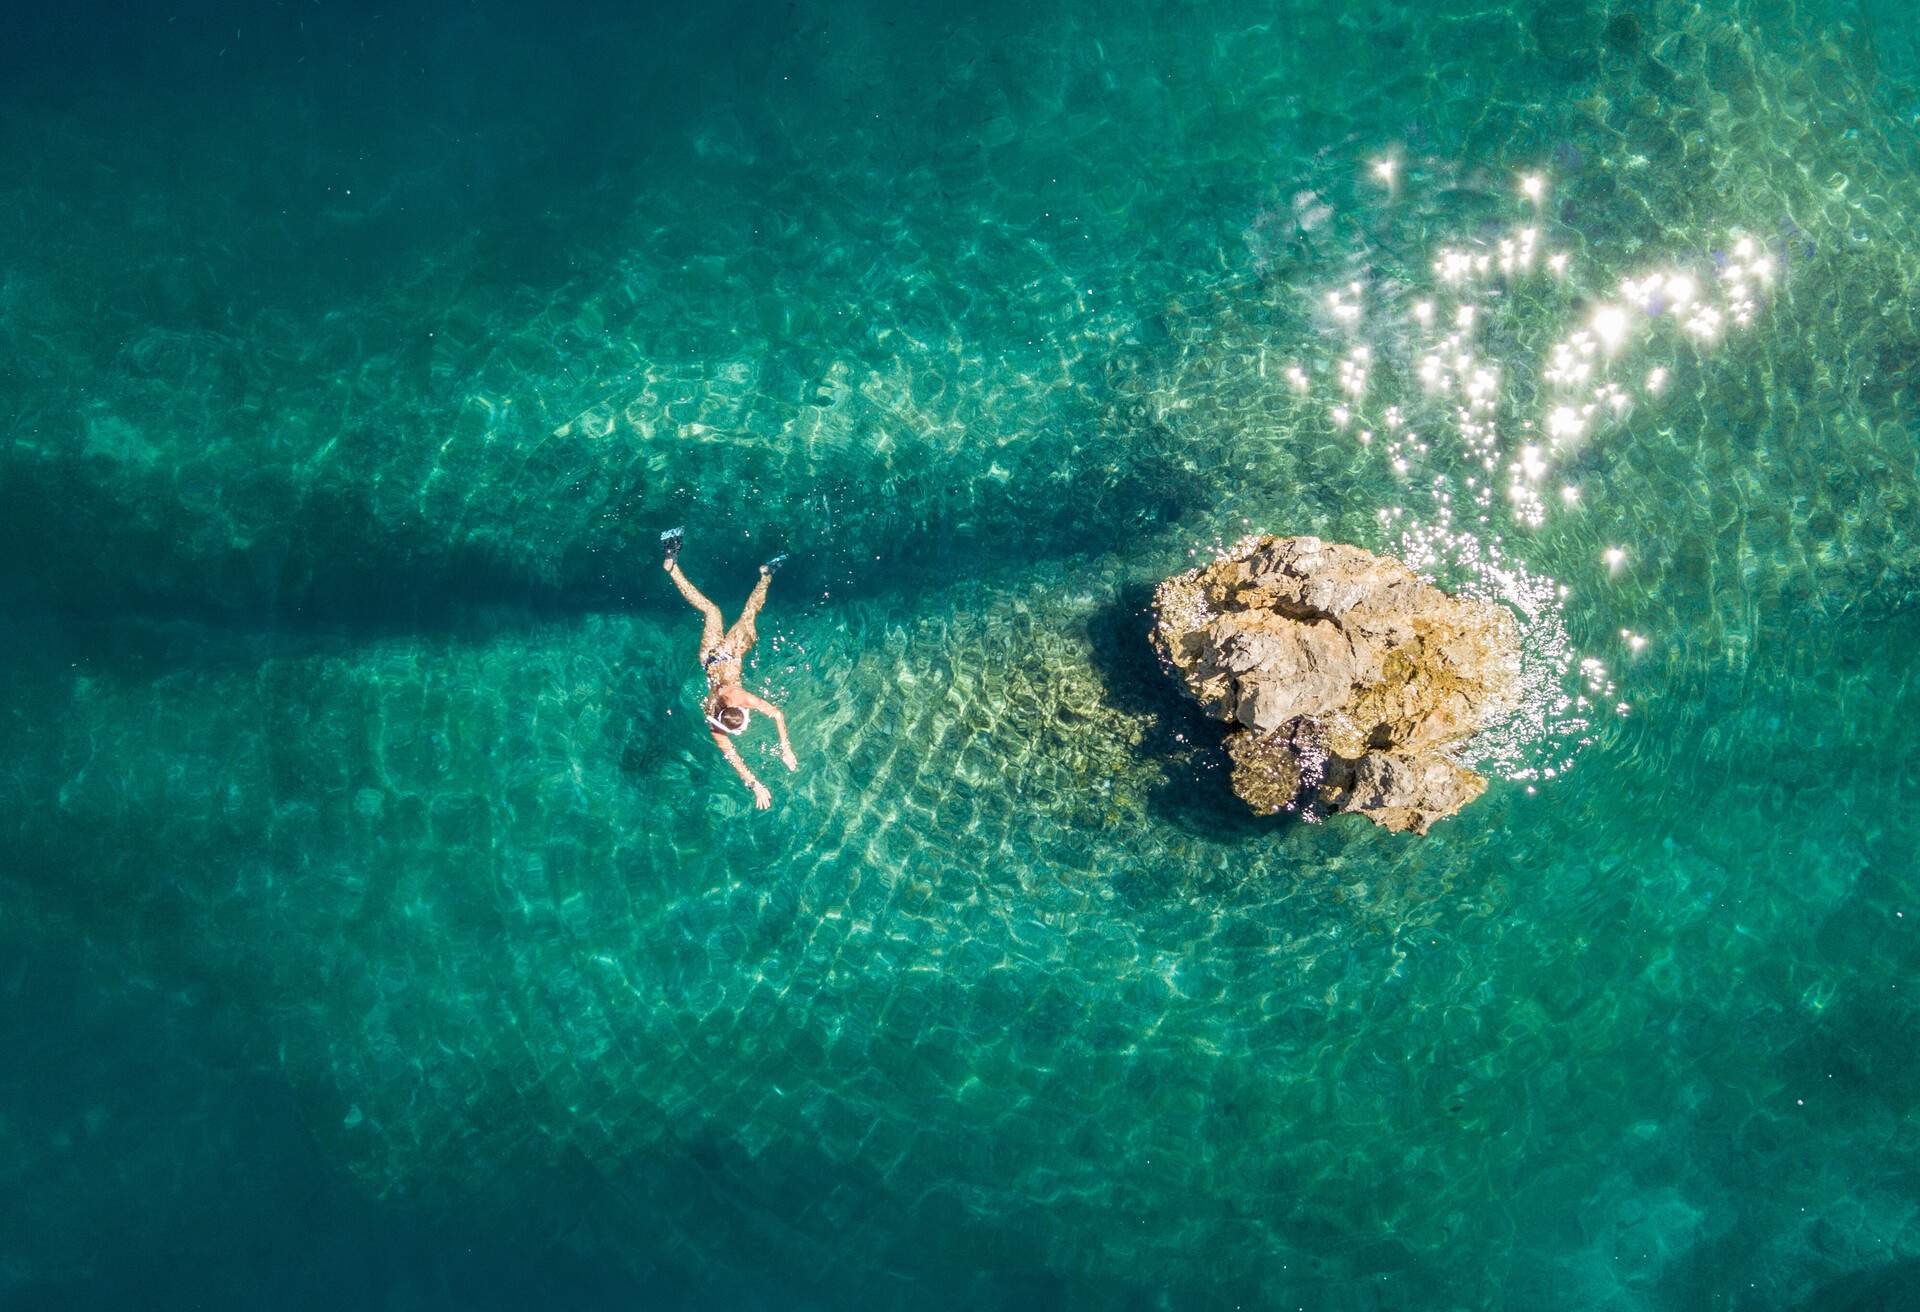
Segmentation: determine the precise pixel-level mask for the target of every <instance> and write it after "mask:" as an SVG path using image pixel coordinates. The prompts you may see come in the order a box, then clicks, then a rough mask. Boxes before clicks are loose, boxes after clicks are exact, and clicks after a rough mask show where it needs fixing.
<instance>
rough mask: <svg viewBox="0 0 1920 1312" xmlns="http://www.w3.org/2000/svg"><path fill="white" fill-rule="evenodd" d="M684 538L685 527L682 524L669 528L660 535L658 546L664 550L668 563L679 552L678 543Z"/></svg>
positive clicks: (683, 540)
mask: <svg viewBox="0 0 1920 1312" xmlns="http://www.w3.org/2000/svg"><path fill="white" fill-rule="evenodd" d="M686 540H687V528H686V525H684V524H682V525H681V526H679V527H678V528H670V529H668V530H667V531H666V532H665V533H662V534H661V535H660V546H661V547H662V548H663V549H664V550H665V551H666V553H667V560H668V562H669V563H671V562H672V561H673V559H674V558H675V557H677V556H678V555H679V554H680V544H681V543H682V542H685V541H686Z"/></svg>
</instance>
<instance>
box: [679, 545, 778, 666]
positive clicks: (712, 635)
mask: <svg viewBox="0 0 1920 1312" xmlns="http://www.w3.org/2000/svg"><path fill="white" fill-rule="evenodd" d="M667 577H668V578H670V579H672V580H673V586H674V587H676V588H678V589H680V595H681V596H683V597H685V598H686V599H687V604H688V605H689V606H692V607H693V608H694V609H695V610H697V611H699V612H700V617H701V619H702V621H703V623H702V624H701V627H700V654H701V656H703V657H704V656H705V655H706V654H707V653H708V652H710V651H712V650H713V649H714V647H716V646H717V645H719V642H720V637H721V630H722V629H723V628H724V627H725V625H726V620H724V619H722V618H721V615H720V608H719V607H718V606H716V605H714V604H713V603H712V602H711V601H708V600H707V597H706V594H705V593H703V592H701V591H700V589H698V588H696V587H694V586H693V584H692V582H691V581H689V580H688V578H687V576H686V575H685V574H682V573H681V572H680V566H679V564H678V563H677V562H676V563H675V564H674V566H673V568H672V569H669V570H668V571H667ZM762 591H763V592H764V589H762Z"/></svg>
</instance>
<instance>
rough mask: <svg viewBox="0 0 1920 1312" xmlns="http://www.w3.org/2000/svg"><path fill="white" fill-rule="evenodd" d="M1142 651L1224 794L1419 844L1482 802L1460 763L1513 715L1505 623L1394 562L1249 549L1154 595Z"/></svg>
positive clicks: (1298, 544)
mask: <svg viewBox="0 0 1920 1312" xmlns="http://www.w3.org/2000/svg"><path fill="white" fill-rule="evenodd" d="M1154 613H1155V619H1154V628H1153V641H1154V646H1155V647H1156V648H1157V649H1158V651H1159V653H1160V657H1161V659H1162V661H1163V662H1165V664H1166V665H1167V667H1168V668H1169V669H1170V670H1171V671H1172V672H1173V673H1174V674H1176V675H1178V676H1179V678H1180V680H1181V681H1182V683H1184V684H1185V685H1186V688H1187V691H1188V692H1189V693H1191V694H1192V695H1193V698H1194V700H1195V701H1197V702H1199V704H1200V706H1201V708H1202V709H1203V710H1205V711H1206V713H1207V714H1209V715H1211V716H1213V717H1214V718H1216V719H1221V720H1226V721H1228V722H1230V723H1232V724H1233V725H1234V726H1235V728H1234V730H1233V732H1232V733H1231V734H1230V735H1229V737H1228V739H1227V753H1228V755H1229V756H1230V757H1231V758H1232V760H1233V789H1234V791H1235V792H1236V793H1238V794H1239V795H1240V797H1241V798H1243V799H1244V800H1245V801H1246V803H1247V804H1248V805H1249V806H1251V807H1252V808H1253V809H1254V810H1255V811H1258V812H1260V813H1261V814H1263V815H1271V814H1275V813H1277V812H1280V811H1286V810H1294V809H1297V808H1299V807H1300V806H1302V805H1304V804H1306V803H1308V802H1318V803H1319V804H1320V805H1322V806H1324V807H1325V808H1326V809H1328V810H1330V811H1334V812H1341V813H1357V814H1360V815H1364V816H1367V817H1368V818H1369V819H1371V820H1373V821H1374V822H1375V823H1377V824H1381V825H1384V826H1386V827H1387V828H1388V829H1392V830H1396V831H1402V832H1404V831H1411V832H1413V833H1417V834H1424V833H1426V832H1427V830H1428V828H1429V827H1430V826H1431V825H1432V824H1433V822H1434V821H1435V820H1439V819H1442V818H1444V817H1446V816H1450V815H1453V814H1455V813H1456V812H1458V811H1459V810H1460V808H1461V807H1463V806H1465V805H1466V804H1467V803H1469V802H1471V801H1473V799H1474V798H1476V797H1478V796H1480V794H1481V793H1483V792H1485V791H1486V788H1487V781H1486V780H1485V779H1484V778H1482V777H1481V776H1480V775H1478V774H1476V773H1474V772H1473V771H1472V770H1470V769H1468V768H1467V767H1466V766H1464V765H1462V764H1460V763H1459V761H1458V760H1456V759H1455V754H1456V753H1457V752H1458V751H1459V749H1460V748H1461V747H1462V746H1463V745H1464V744H1465V743H1466V742H1467V741H1468V740H1469V739H1471V738H1472V737H1473V735H1474V734H1476V733H1478V732H1479V731H1480V730H1482V729H1484V728H1486V727H1487V726H1488V725H1489V724H1491V723H1493V722H1494V721H1496V720H1498V719H1500V718H1501V717H1502V716H1504V715H1505V714H1506V713H1507V712H1508V711H1509V710H1511V709H1512V707H1513V705H1514V702H1515V699H1516V696H1517V692H1518V685H1519V663H1520V650H1519V639H1518V634H1517V631H1516V627H1515V624H1514V620H1513V616H1512V615H1511V614H1510V613H1508V612H1507V611H1506V610H1505V609H1504V608H1503V607H1501V606H1498V605H1495V604H1494V603H1492V602H1485V601H1475V600H1472V599H1470V598H1463V597H1453V596H1449V595H1448V594H1446V593H1444V592H1442V591H1441V590H1440V589H1438V588H1436V587H1434V586H1433V585H1432V584H1430V583H1427V582H1425V581H1423V580H1422V579H1421V578H1420V577H1419V576H1418V575H1416V574H1415V573H1414V572H1413V571H1412V570H1410V569H1408V568H1407V567H1406V566H1405V565H1403V564H1402V563H1400V562H1399V561H1397V560H1393V559H1391V558H1389V557H1386V556H1376V555H1375V554H1373V553H1372V552H1370V551H1365V550H1362V549H1361V548H1359V547H1349V546H1343V545H1341V544H1339V543H1333V542H1323V541H1321V540H1320V539H1319V538H1311V537H1290V538H1278V537H1265V536H1252V537H1247V538H1243V539H1241V540H1240V541H1239V542H1236V543H1235V544H1234V545H1233V546H1232V547H1230V548H1229V549H1228V550H1227V551H1226V553H1225V554H1223V555H1222V556H1220V557H1219V558H1218V559H1216V560H1214V561H1213V562H1212V563H1211V564H1208V565H1203V566H1201V567H1200V568H1198V569H1193V570H1189V571H1187V572H1186V573H1185V574H1180V575H1176V576H1175V577H1173V578H1170V579H1168V580H1166V581H1165V582H1164V583H1162V584H1161V585H1160V586H1159V588H1158V589H1157V590H1156V591H1155V593H1154Z"/></svg>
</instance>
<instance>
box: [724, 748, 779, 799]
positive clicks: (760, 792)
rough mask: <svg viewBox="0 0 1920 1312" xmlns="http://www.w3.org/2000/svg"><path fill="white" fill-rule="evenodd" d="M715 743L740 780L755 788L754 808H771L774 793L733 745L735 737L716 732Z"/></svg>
mask: <svg viewBox="0 0 1920 1312" xmlns="http://www.w3.org/2000/svg"><path fill="white" fill-rule="evenodd" d="M713 745H714V746H715V747H718V748H719V749H720V755H722V756H724V757H726V758H727V764H728V765H730V766H732V767H733V772H734V773H735V774H737V775H739V776H740V782H741V783H743V784H745V785H746V786H747V787H748V788H751V789H752V790H753V809H754V810H756V811H765V810H768V809H769V808H771V807H772V806H773V794H772V793H770V792H768V791H767V786H766V785H765V784H763V783H761V782H760V780H759V778H758V777H757V776H755V774H754V773H753V770H752V768H751V767H750V766H748V765H747V763H746V761H745V760H743V759H741V756H740V749H739V748H737V747H735V746H734V745H733V739H731V738H729V737H727V735H725V734H723V733H716V734H714V735H713Z"/></svg>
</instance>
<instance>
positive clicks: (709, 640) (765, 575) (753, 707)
mask: <svg viewBox="0 0 1920 1312" xmlns="http://www.w3.org/2000/svg"><path fill="white" fill-rule="evenodd" d="M661 541H662V542H664V543H665V544H666V549H667V558H666V560H665V561H664V562H663V563H662V565H661V568H662V569H664V570H666V571H667V577H668V578H670V579H672V580H673V586H674V587H676V588H678V589H680V595H681V596H683V597H685V598H686V599H687V602H688V604H689V605H691V606H692V607H693V608H694V609H695V610H697V611H699V612H700V615H701V617H702V619H703V620H704V621H705V623H704V625H703V627H702V629H701V632H700V668H701V669H703V670H705V671H706V675H707V698H706V702H705V703H704V705H703V709H704V710H705V711H706V715H707V731H708V732H709V733H711V734H712V735H713V745H714V746H715V747H718V748H719V749H720V755H722V756H724V757H726V758H727V764H728V765H731V766H732V767H733V772H734V773H735V774H737V775H739V776H740V782H741V783H743V784H745V785H746V786H747V787H748V788H750V789H752V790H753V804H754V806H755V808H757V809H758V810H761V811H765V810H767V809H768V808H769V807H771V806H772V805H773V794H771V793H769V792H768V791H767V786H766V785H765V784H763V783H761V782H760V780H759V779H758V778H756V777H755V776H754V773H753V771H752V770H751V769H750V768H749V767H748V765H747V763H746V761H744V760H743V759H741V756H740V750H739V749H738V748H737V747H735V746H734V745H733V740H734V739H735V738H738V737H739V736H740V735H741V734H743V733H745V732H746V730H747V722H748V721H749V719H751V718H752V712H754V711H759V712H760V713H761V714H762V715H765V716H768V717H769V718H771V719H772V721H773V727H774V728H775V729H777V730H779V732H780V760H781V761H782V762H783V763H784V764H785V765H786V767H787V769H789V770H798V769H799V768H800V762H799V761H797V760H795V759H794V755H793V744H792V743H791V742H789V741H787V717H786V716H784V715H782V714H781V713H780V708H779V707H778V706H775V705H774V704H773V703H772V702H770V701H766V700H764V699H762V698H759V697H755V696H754V695H753V694H752V693H750V692H748V691H747V690H746V689H745V688H744V687H742V686H741V683H740V669H741V662H742V661H744V660H745V659H746V656H747V653H748V652H749V651H750V650H752V648H753V644H754V643H755V642H756V641H758V640H759V637H760V635H759V634H758V633H757V632H756V631H755V630H754V626H753V621H754V618H755V617H756V616H757V615H759V614H760V608H761V607H762V606H764V605H765V604H766V602H767V585H768V584H770V583H772V582H773V571H774V567H775V566H777V565H778V564H779V563H780V561H781V560H782V559H783V557H778V556H776V557H775V558H774V559H773V560H771V561H769V562H768V563H767V564H765V565H762V566H761V567H760V582H759V583H757V584H756V585H754V589H753V595H752V596H751V597H748V598H747V605H746V608H745V609H744V610H742V611H741V612H740V618H739V619H737V620H735V621H734V622H733V627H732V628H730V629H726V630H725V631H724V632H723V631H722V620H721V616H720V608H719V607H718V606H716V605H714V604H713V603H712V602H711V601H708V600H707V599H706V597H705V596H703V595H702V594H701V592H700V589H698V588H696V587H694V586H693V584H692V583H690V582H688V581H687V576H686V575H685V574H682V573H681V572H680V561H679V559H678V557H679V555H680V542H681V534H680V531H679V530H678V529H674V530H672V531H671V532H668V533H663V534H662V535H661Z"/></svg>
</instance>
